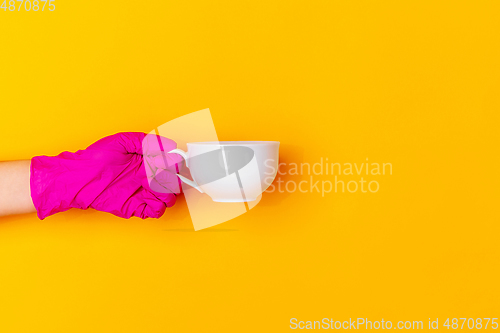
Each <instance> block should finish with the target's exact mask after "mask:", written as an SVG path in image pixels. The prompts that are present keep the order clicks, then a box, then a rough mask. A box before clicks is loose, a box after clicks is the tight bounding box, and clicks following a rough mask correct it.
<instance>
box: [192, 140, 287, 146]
mask: <svg viewBox="0 0 500 333" xmlns="http://www.w3.org/2000/svg"><path fill="white" fill-rule="evenodd" d="M269 144H278V145H279V144H280V142H279V141H206V142H189V143H188V144H187V145H188V146H189V145H198V146H210V145H214V146H215V145H218V146H234V145H245V146H254V145H255V146H256V145H269Z"/></svg>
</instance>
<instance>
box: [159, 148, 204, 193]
mask: <svg viewBox="0 0 500 333" xmlns="http://www.w3.org/2000/svg"><path fill="white" fill-rule="evenodd" d="M167 154H179V155H181V156H182V158H184V161H185V162H186V166H187V167H188V168H189V165H188V157H187V153H186V152H185V151H183V150H181V149H173V150H171V151H169V152H167ZM177 177H179V179H180V180H181V181H182V182H183V183H186V184H188V185H189V186H191V187H194V188H195V189H197V190H198V191H200V193H204V192H203V191H202V190H201V188H200V186H199V185H198V184H197V183H196V182H195V181H194V180H191V179H188V178H186V177H184V176H181V175H179V174H177Z"/></svg>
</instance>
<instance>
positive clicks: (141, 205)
mask: <svg viewBox="0 0 500 333" xmlns="http://www.w3.org/2000/svg"><path fill="white" fill-rule="evenodd" d="M159 141H161V145H160V144H159ZM175 148H177V144H176V143H175V142H174V141H172V140H170V139H167V138H164V137H161V136H157V135H151V134H144V133H132V132H129V133H117V134H115V135H111V136H108V137H105V138H103V139H101V140H99V141H97V142H95V143H94V144H92V145H91V146H89V147H88V148H87V149H85V150H79V151H77V152H76V153H70V152H63V153H61V154H59V155H58V156H51V157H49V156H36V157H34V158H33V159H32V160H31V180H30V185H31V197H32V199H33V203H34V205H35V208H36V210H37V214H38V217H39V218H40V219H44V218H46V217H47V216H50V215H52V214H55V213H58V212H63V211H66V210H68V209H70V208H79V209H88V208H89V207H90V208H94V209H96V210H99V211H103V212H108V213H111V214H114V215H116V216H119V217H123V218H130V217H132V216H137V217H140V218H142V219H145V218H148V217H153V218H159V217H161V216H162V215H163V214H164V213H165V209H166V208H167V207H171V206H173V205H174V204H175V201H176V195H178V194H179V193H180V192H181V191H180V188H181V187H180V181H179V179H178V177H177V176H176V173H177V172H178V165H179V164H180V163H181V161H182V158H181V157H180V156H179V155H177V154H166V152H168V151H170V150H172V149H175ZM162 151H163V152H164V153H162Z"/></svg>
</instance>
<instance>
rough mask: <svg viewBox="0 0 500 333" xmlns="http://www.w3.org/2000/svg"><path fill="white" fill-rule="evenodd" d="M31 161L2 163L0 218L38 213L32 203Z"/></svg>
mask: <svg viewBox="0 0 500 333" xmlns="http://www.w3.org/2000/svg"><path fill="white" fill-rule="evenodd" d="M30 165H31V161H30V160H22V161H9V162H0V216H6V215H12V214H25V213H34V212H36V210H35V206H34V205H33V202H32V201H31V192H30Z"/></svg>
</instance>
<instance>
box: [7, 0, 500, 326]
mask: <svg viewBox="0 0 500 333" xmlns="http://www.w3.org/2000/svg"><path fill="white" fill-rule="evenodd" d="M54 3H55V4H56V10H55V11H54V12H49V11H47V8H46V10H45V11H44V12H41V11H39V12H33V11H31V12H25V11H24V10H22V11H20V12H18V11H17V10H16V11H14V12H10V11H8V10H7V11H6V12H4V11H3V10H0V112H1V123H0V160H11V159H28V158H31V157H32V156H35V155H41V154H58V153H59V152H61V151H64V150H70V151H75V150H77V149H80V148H84V147H86V146H87V145H89V144H90V143H92V142H94V141H96V140H97V139H99V138H101V137H103V136H106V135H110V134H113V133H115V132H118V131H145V132H149V131H151V130H153V129H154V128H155V127H157V126H159V125H161V124H163V123H165V122H167V121H169V120H171V119H174V118H176V117H180V116H182V115H184V114H187V113H190V112H193V111H197V110H201V109H204V108H207V107H209V108H210V109H211V111H212V115H213V119H214V123H215V126H216V128H217V131H218V135H219V138H220V139H221V140H278V141H281V160H282V161H283V162H286V163H291V162H299V163H300V162H302V163H305V162H307V163H315V162H318V161H319V160H320V159H321V158H322V157H323V158H328V159H329V161H334V162H341V163H355V162H358V163H360V162H364V161H366V158H369V161H370V162H378V163H384V162H385V163H392V165H393V175H392V176H378V178H376V179H377V180H378V181H379V183H380V190H379V192H378V193H374V194H370V193H368V194H366V193H360V192H357V193H330V194H328V195H325V197H322V196H321V194H318V193H298V192H297V193H283V194H280V193H271V194H266V195H265V196H264V197H263V199H262V202H261V203H260V204H259V205H258V206H257V207H256V208H254V209H253V210H251V211H250V212H248V213H247V214H245V215H242V216H240V217H238V218H236V219H234V220H232V221H229V222H227V223H225V224H222V225H219V226H217V227H214V228H212V229H208V230H205V231H200V232H194V231H192V225H191V222H190V218H189V216H188V211H187V206H186V203H185V201H184V200H182V199H181V200H179V202H178V204H177V205H176V206H174V207H173V208H171V209H170V210H168V211H167V213H166V214H165V216H164V217H163V218H161V219H159V220H146V221H142V220H140V219H131V220H122V219H119V218H116V217H114V216H112V215H109V214H104V213H99V212H96V211H76V210H75V211H71V212H67V213H63V214H58V215H55V216H52V217H50V218H47V219H46V220H44V221H39V220H38V219H37V218H36V216H35V215H34V214H32V215H26V216H16V217H8V218H2V219H1V220H0V331H1V332H6V333H11V332H281V331H289V330H290V328H289V320H290V318H298V319H299V320H320V319H322V318H324V317H327V318H334V319H338V320H345V319H348V318H350V317H351V318H356V317H365V318H368V319H371V320H380V319H382V318H384V320H392V321H393V322H396V321H398V320H423V321H424V323H425V325H427V321H428V318H433V319H435V318H436V317H439V318H440V320H441V321H444V319H446V318H448V317H452V318H453V317H457V318H459V317H468V318H471V317H472V318H477V317H500V305H499V302H498V300H499V297H500V287H499V283H498V281H499V272H500V271H499V260H500V246H499V243H498V236H499V232H500V225H499V212H498V198H499V195H498V188H499V185H500V184H499V176H498V151H499V150H498V144H499V142H500V140H499V138H498V125H499V123H500V121H499V109H500V97H499V96H500V94H499V87H500V79H499V77H500V76H499V74H500V65H499V63H500V62H499V59H500V46H499V45H500V34H499V32H500V6H499V5H498V2H496V1H361V2H359V1H313V2H307V1H281V2H269V1H260V0H259V1H255V0H253V1H62V0H56V1H55V2H54ZM18 4H19V3H17V2H16V6H18ZM282 177H283V179H284V180H285V181H289V180H301V179H308V176H307V175H304V176H302V177H297V176H290V175H284V176H282ZM354 178H356V177H354ZM318 179H320V180H331V179H332V178H331V177H329V176H321V177H319V178H318ZM345 179H348V178H345ZM371 179H375V177H372V178H371ZM441 329H443V328H441Z"/></svg>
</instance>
